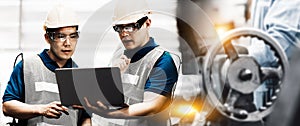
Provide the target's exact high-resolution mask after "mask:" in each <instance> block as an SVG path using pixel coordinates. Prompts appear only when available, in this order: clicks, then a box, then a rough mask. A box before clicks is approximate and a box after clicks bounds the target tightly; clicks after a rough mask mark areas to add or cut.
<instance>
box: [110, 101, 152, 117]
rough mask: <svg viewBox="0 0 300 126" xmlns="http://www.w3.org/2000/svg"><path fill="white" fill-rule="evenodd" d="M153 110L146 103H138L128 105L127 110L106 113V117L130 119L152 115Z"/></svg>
mask: <svg viewBox="0 0 300 126" xmlns="http://www.w3.org/2000/svg"><path fill="white" fill-rule="evenodd" d="M154 113H155V111H154V108H153V106H151V105H148V104H147V103H138V104H133V105H130V106H129V107H127V108H123V109H120V110H117V111H113V112H110V113H108V116H111V117H117V118H130V117H133V116H147V115H151V114H154Z"/></svg>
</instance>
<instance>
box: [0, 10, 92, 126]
mask: <svg viewBox="0 0 300 126" xmlns="http://www.w3.org/2000/svg"><path fill="white" fill-rule="evenodd" d="M78 26H79V22H78V20H77V17H76V14H75V13H74V12H73V11H72V10H70V8H67V7H65V6H62V5H57V6H55V7H54V8H53V9H52V10H51V11H49V13H48V16H47V19H46V21H45V25H44V30H45V31H46V33H45V35H44V37H45V40H46V42H47V43H48V44H49V45H50V49H45V50H44V51H42V52H41V53H40V54H38V55H33V56H31V57H26V58H24V59H23V60H22V61H21V62H19V63H18V64H17V66H16V67H15V68H14V70H13V72H12V75H11V77H10V80H9V82H8V84H7V87H6V90H5V93H4V96H3V113H4V114H5V115H8V116H11V117H14V118H17V119H19V122H18V124H19V125H22V126H26V125H28V126H29V125H30V126H33V125H65V126H76V125H84V124H86V125H90V124H91V121H90V117H89V116H88V115H87V114H80V113H85V111H83V110H79V109H73V108H67V107H65V106H62V105H61V103H60V98H59V94H58V88H57V84H56V79H55V73H54V70H55V69H56V68H71V67H77V65H76V64H75V62H74V61H73V60H72V58H71V56H72V55H73V53H74V51H75V47H76V44H77V39H78V37H79V32H78Z"/></svg>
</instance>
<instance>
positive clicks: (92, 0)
mask: <svg viewBox="0 0 300 126" xmlns="http://www.w3.org/2000/svg"><path fill="white" fill-rule="evenodd" d="M58 2H62V3H64V4H66V5H68V6H71V7H73V8H74V9H75V11H76V12H78V15H79V16H80V17H79V19H80V20H81V23H82V25H84V24H85V22H86V21H87V20H88V19H89V17H90V16H91V15H92V14H93V13H94V12H95V11H96V10H97V9H99V8H101V7H103V6H104V5H105V4H107V3H109V2H110V0H60V1H59V0H0V17H1V19H0V45H1V46H0V59H1V63H0V70H1V72H0V96H1V100H0V101H1V103H2V95H3V93H4V90H5V87H6V84H7V81H8V79H9V77H10V74H11V72H12V70H13V63H14V60H15V57H16V56H17V55H18V54H19V53H21V52H23V53H25V54H26V55H29V54H36V53H40V52H41V51H42V50H43V49H44V48H48V45H47V43H46V42H45V41H44V31H43V23H44V20H45V17H46V15H47V12H48V10H49V9H50V8H51V7H52V5H54V4H57V3H58ZM191 2H193V3H194V4H195V5H197V6H199V7H200V8H202V9H203V11H204V12H205V13H206V16H207V17H208V19H209V20H210V21H211V22H209V23H211V25H212V26H213V32H212V33H211V34H210V33H208V34H205V35H203V34H202V35H201V36H200V38H201V40H198V39H199V38H197V35H196V36H195V37H193V38H194V39H192V40H189V39H187V38H189V35H191V34H192V33H193V31H192V32H190V33H189V32H182V31H184V30H187V29H185V28H186V27H188V26H186V24H184V23H183V22H182V21H180V20H178V19H176V17H174V16H172V15H171V16H170V15H167V14H165V15H164V14H160V15H159V14H157V15H154V16H153V24H152V25H153V27H154V30H152V31H151V33H150V34H151V35H152V36H154V37H155V38H156V40H157V41H158V42H159V44H160V45H162V46H164V47H165V48H167V49H169V50H171V51H173V52H174V53H176V54H178V55H179V56H180V57H181V58H182V60H183V63H182V65H183V67H182V70H181V72H182V73H181V74H182V76H180V78H179V81H178V84H177V87H178V88H180V90H176V91H175V95H177V96H178V99H181V100H178V101H177V104H176V105H174V109H173V112H172V114H173V115H172V116H174V117H179V118H185V117H186V118H187V119H186V121H185V122H184V123H186V124H192V121H193V119H194V116H195V113H196V112H197V111H198V110H197V109H198V108H199V106H201V103H200V100H199V99H198V98H197V96H198V95H199V93H200V92H201V90H202V89H201V85H200V84H199V82H201V81H202V80H201V79H202V78H201V76H197V75H199V74H200V73H199V71H201V67H202V66H201V61H202V60H201V57H203V56H204V55H205V54H206V52H207V48H208V47H209V45H211V44H212V43H210V42H211V41H217V40H218V37H219V36H222V34H224V33H225V32H226V31H228V30H230V29H234V28H236V27H242V26H247V25H249V22H248V19H249V18H250V9H249V8H250V3H251V0H191ZM166 5H167V7H166ZM160 6H161V7H162V8H166V9H168V11H169V12H174V13H173V14H175V15H176V14H178V13H180V14H184V13H188V12H189V11H191V10H185V9H188V8H184V7H181V6H180V0H179V1H177V0H167V1H164V2H162V4H160ZM108 18H109V17H108ZM99 23H101V20H99ZM107 27H109V26H107ZM203 30H204V29H203ZM157 31H159V32H157ZM204 32H205V30H204ZM170 33H171V34H170ZM106 36H107V37H105V38H104V39H103V41H105V42H106V44H105V43H103V45H101V47H99V48H98V50H97V51H98V52H97V54H96V57H95V63H94V66H105V65H107V64H108V63H109V62H108V61H109V59H110V57H111V55H112V53H113V51H112V50H114V48H115V47H116V46H115V45H114V44H109V43H110V42H115V41H118V40H117V39H116V34H115V33H114V32H113V31H112V30H111V29H110V30H108V32H107V34H106ZM198 37H199V36H198ZM182 40H185V41H184V42H182ZM116 43H117V42H116ZM189 57H192V58H189ZM199 57H200V58H199ZM191 59H192V60H193V61H190V60H191ZM190 63H192V64H193V65H194V66H195V67H196V69H194V67H186V66H188V65H190ZM185 75H186V76H185ZM187 83H188V84H187ZM183 84H184V86H183ZM0 109H1V110H2V106H1V105H0ZM174 120H175V122H176V118H174ZM9 121H11V118H9V117H5V116H4V115H3V114H2V111H1V112H0V125H1V126H2V125H5V124H6V123H7V122H9Z"/></svg>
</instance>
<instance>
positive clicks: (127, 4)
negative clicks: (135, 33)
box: [113, 0, 151, 24]
mask: <svg viewBox="0 0 300 126" xmlns="http://www.w3.org/2000/svg"><path fill="white" fill-rule="evenodd" d="M149 14H151V10H149V7H148V4H147V2H146V0H117V3H116V6H115V9H114V16H113V21H114V24H129V23H135V22H136V21H137V20H139V19H141V18H143V17H145V16H148V17H149Z"/></svg>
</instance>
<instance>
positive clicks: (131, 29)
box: [113, 16, 148, 33]
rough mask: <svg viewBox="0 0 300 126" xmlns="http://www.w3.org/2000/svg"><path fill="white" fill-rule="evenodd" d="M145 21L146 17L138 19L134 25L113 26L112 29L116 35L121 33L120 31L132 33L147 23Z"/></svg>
mask: <svg viewBox="0 0 300 126" xmlns="http://www.w3.org/2000/svg"><path fill="white" fill-rule="evenodd" d="M147 19H148V17H147V16H145V17H143V18H141V19H139V20H138V21H137V22H136V23H130V24H121V25H115V26H113V29H114V30H115V31H116V32H118V33H121V32H122V31H124V32H129V33H132V32H134V31H135V30H139V29H140V28H141V27H142V26H143V24H144V23H145V22H146V21H147Z"/></svg>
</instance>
